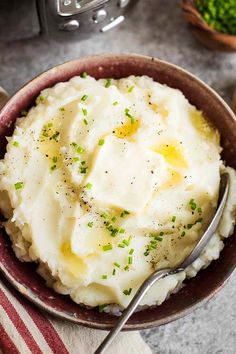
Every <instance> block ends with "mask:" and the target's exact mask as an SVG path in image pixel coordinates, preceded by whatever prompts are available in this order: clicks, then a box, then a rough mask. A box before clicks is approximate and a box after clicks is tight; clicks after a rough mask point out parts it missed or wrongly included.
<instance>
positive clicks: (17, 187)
mask: <svg viewBox="0 0 236 354" xmlns="http://www.w3.org/2000/svg"><path fill="white" fill-rule="evenodd" d="M14 186H15V190H18V189H21V188H22V187H23V182H16V183H15V184H14Z"/></svg>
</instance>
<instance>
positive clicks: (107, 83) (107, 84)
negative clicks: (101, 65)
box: [105, 79, 111, 88]
mask: <svg viewBox="0 0 236 354" xmlns="http://www.w3.org/2000/svg"><path fill="white" fill-rule="evenodd" d="M110 86H111V79H107V80H106V82H105V87H106V88H108V87H110Z"/></svg>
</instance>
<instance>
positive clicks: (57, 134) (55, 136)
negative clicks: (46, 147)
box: [52, 132, 60, 142]
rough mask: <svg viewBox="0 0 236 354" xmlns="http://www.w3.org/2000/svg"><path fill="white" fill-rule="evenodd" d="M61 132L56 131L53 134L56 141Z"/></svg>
mask: <svg viewBox="0 0 236 354" xmlns="http://www.w3.org/2000/svg"><path fill="white" fill-rule="evenodd" d="M59 135H60V133H59V132H55V133H54V134H53V135H52V139H53V140H55V141H56V142H58V137H59Z"/></svg>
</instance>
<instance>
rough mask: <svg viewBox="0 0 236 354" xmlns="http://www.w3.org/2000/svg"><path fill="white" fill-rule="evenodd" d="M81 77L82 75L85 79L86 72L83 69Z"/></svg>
mask: <svg viewBox="0 0 236 354" xmlns="http://www.w3.org/2000/svg"><path fill="white" fill-rule="evenodd" d="M81 77H82V78H83V79H86V77H87V73H86V72H85V71H84V72H83V73H82V74H81Z"/></svg>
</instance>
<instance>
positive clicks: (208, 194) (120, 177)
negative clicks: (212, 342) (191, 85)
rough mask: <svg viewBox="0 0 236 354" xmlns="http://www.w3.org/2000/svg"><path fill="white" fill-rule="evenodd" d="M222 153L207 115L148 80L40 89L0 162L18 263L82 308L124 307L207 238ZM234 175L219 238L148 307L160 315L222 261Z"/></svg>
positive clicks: (159, 286)
mask: <svg viewBox="0 0 236 354" xmlns="http://www.w3.org/2000/svg"><path fill="white" fill-rule="evenodd" d="M84 76H85V75H84ZM25 114H26V113H25ZM220 151H221V148H220V145H219V134H218V132H217V131H216V130H215V129H213V128H212V127H211V126H210V125H209V124H208V123H207V121H206V120H205V119H204V117H203V115H202V113H201V112H200V111H198V110H197V109H196V108H195V107H193V106H192V105H190V103H189V102H188V101H187V100H186V98H185V97H184V96H183V94H182V93H181V92H180V91H178V90H175V89H171V88H169V87H167V86H164V85H160V84H158V83H156V82H153V80H152V79H150V78H148V77H134V76H131V77H128V78H125V79H121V80H110V79H108V80H98V81H96V80H95V79H93V78H91V77H88V76H87V77H84V78H82V77H74V78H72V79H71V80H70V81H69V82H66V83H59V84H57V85H56V86H54V87H53V88H50V89H46V90H44V91H43V92H42V93H41V95H40V96H39V97H38V99H37V102H36V106H35V107H33V108H31V110H30V111H29V112H28V114H27V116H26V117H25V118H21V119H18V121H17V124H16V129H15V132H14V134H13V136H12V137H11V138H9V143H8V146H7V153H6V155H5V158H4V160H2V161H1V162H0V193H1V194H0V208H1V210H2V212H3V214H4V215H5V217H6V218H7V221H6V222H5V227H6V231H7V233H8V234H9V235H10V237H11V239H12V242H13V248H14V251H15V253H16V255H17V257H19V258H20V259H21V260H23V261H36V262H38V263H39V272H40V274H41V275H42V276H44V278H45V279H47V281H48V284H49V285H50V286H52V287H53V288H54V289H55V290H56V291H58V292H62V293H65V294H69V295H70V296H71V298H72V299H73V300H74V301H76V302H77V303H82V304H85V305H88V306H98V305H100V306H101V307H100V309H103V308H104V304H117V305H119V306H120V307H121V308H124V307H126V306H127V304H128V303H129V301H130V299H131V298H132V296H133V295H134V294H135V292H136V290H137V289H138V287H139V286H140V284H141V283H142V282H143V281H144V279H145V278H147V276H148V275H149V274H150V273H151V272H152V271H153V270H154V269H160V268H163V267H172V266H175V265H177V264H179V263H180V262H181V261H182V260H183V259H184V258H185V257H186V256H187V255H188V254H189V252H190V251H191V250H192V248H193V247H194V245H195V244H196V242H197V241H198V240H199V238H200V237H201V236H202V234H203V232H204V231H205V230H206V228H207V226H208V224H209V222H210V220H211V219H212V216H213V215H214V213H215V210H216V206H217V199H218V190H219V182H220V171H221V170H222V169H224V168H225V167H224V166H223V164H222V162H221V160H220ZM228 171H229V173H230V176H231V187H230V195H229V199H228V203H227V208H226V210H225V213H224V216H223V219H222V221H221V224H220V227H219V229H218V231H217V233H216V234H215V235H214V237H213V238H212V240H211V241H210V243H209V245H208V247H207V248H206V250H205V251H204V252H203V254H202V256H201V257H200V258H199V259H198V260H197V261H196V262H195V263H194V264H193V265H192V266H190V267H189V268H188V269H187V271H186V272H182V273H179V274H176V275H172V276H169V277H166V278H165V279H162V280H160V281H158V282H157V283H156V284H155V285H154V286H153V287H152V289H151V290H150V291H149V293H148V294H147V295H146V296H145V298H144V299H143V301H142V305H154V304H160V303H161V302H163V301H164V300H165V298H166V297H167V296H168V294H170V293H171V292H173V291H174V290H176V288H177V287H179V286H181V284H182V282H183V280H184V279H185V277H186V276H195V275H196V272H197V271H198V270H199V269H200V268H202V267H204V266H206V265H207V264H209V262H210V261H211V260H212V259H216V258H218V256H219V252H220V250H221V249H222V247H223V242H222V238H223V237H227V236H229V235H230V233H232V229H233V225H234V220H235V215H233V212H234V209H235V191H236V186H235V183H236V182H235V180H236V179H235V171H234V170H232V169H230V168H228ZM108 309H109V307H107V308H106V310H108Z"/></svg>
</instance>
